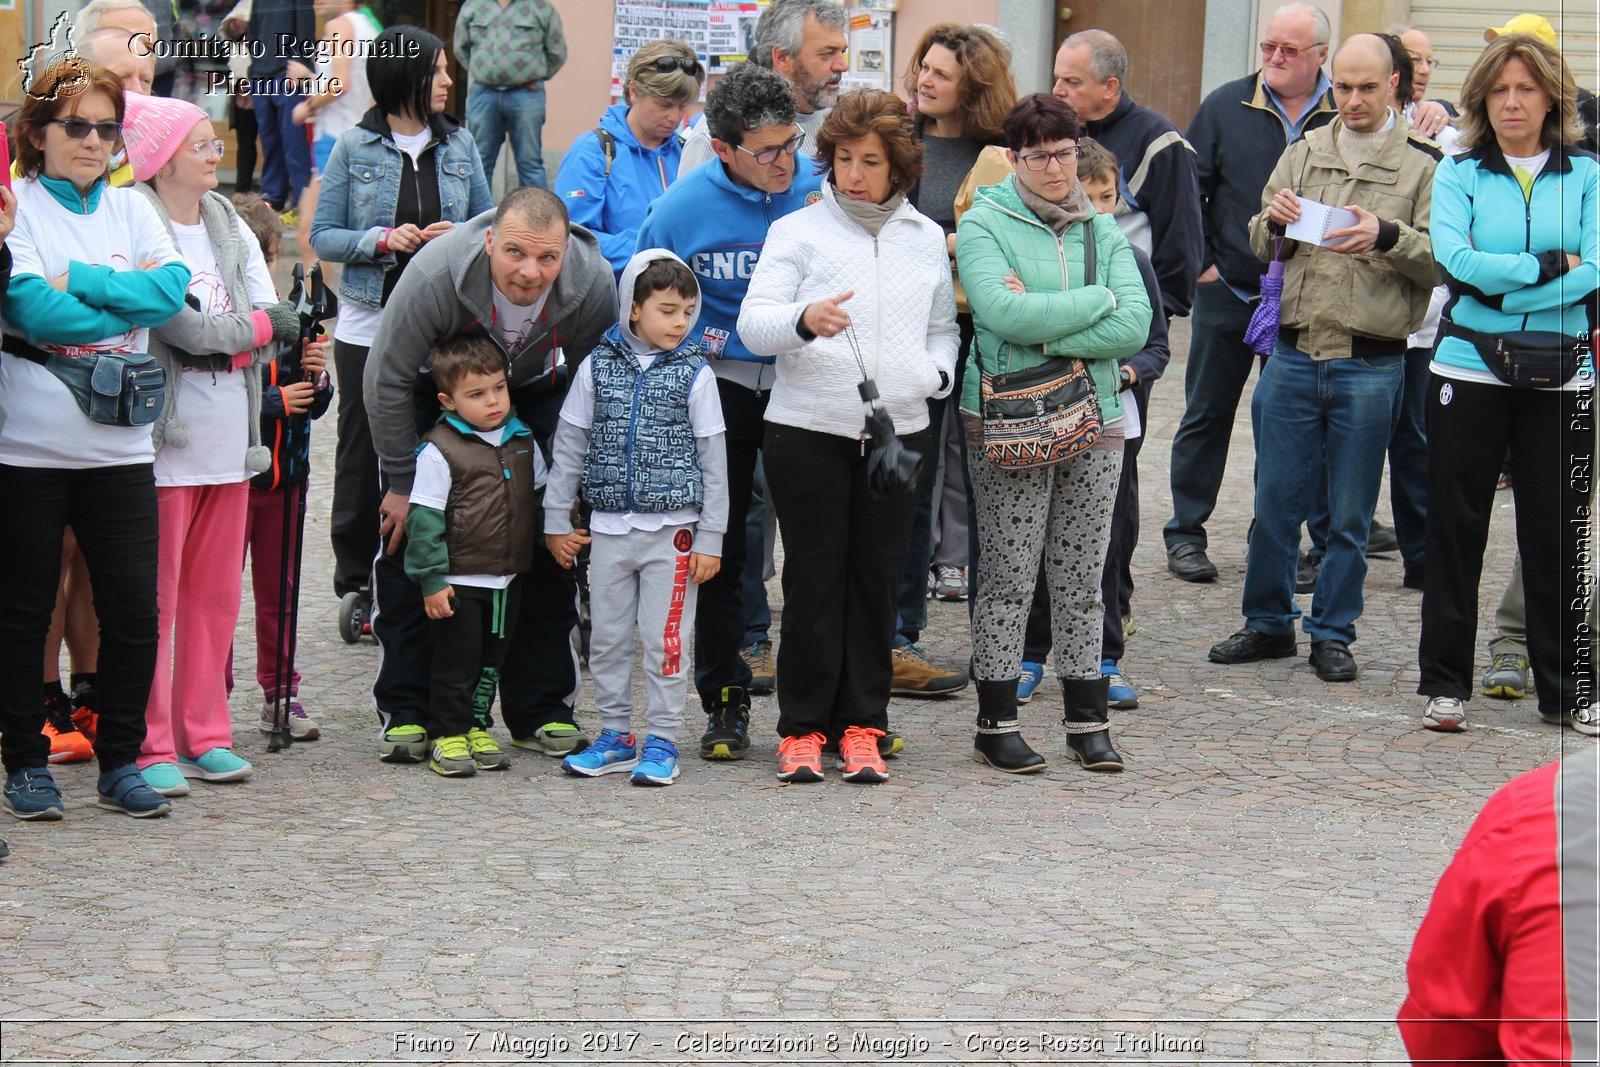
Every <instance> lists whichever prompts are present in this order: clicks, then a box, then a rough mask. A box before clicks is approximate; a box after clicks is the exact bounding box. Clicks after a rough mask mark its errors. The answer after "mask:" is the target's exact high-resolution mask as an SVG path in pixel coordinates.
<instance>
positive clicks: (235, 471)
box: [155, 219, 278, 486]
mask: <svg viewBox="0 0 1600 1067" xmlns="http://www.w3.org/2000/svg"><path fill="white" fill-rule="evenodd" d="M235 221H236V222H237V223H238V227H239V233H240V236H241V237H243V238H244V239H245V247H246V248H247V249H248V250H249V253H250V258H249V261H248V262H247V263H246V264H245V280H246V282H247V283H248V284H249V287H250V302H251V305H252V306H254V305H256V304H270V303H272V302H273V301H275V300H276V299H277V298H278V297H277V291H276V290H275V289H274V288H273V286H272V276H271V275H270V274H269V273H267V262H266V260H265V259H264V258H263V257H262V255H261V244H260V242H258V241H257V240H256V239H255V235H254V234H252V233H251V232H250V229H249V227H248V226H246V225H245V222H244V220H243V219H236V220H235ZM172 232H173V234H174V235H175V236H176V237H177V239H178V253H179V254H180V255H182V256H183V261H184V262H185V263H187V264H189V269H190V270H191V271H193V272H194V275H193V277H192V278H191V279H190V281H189V293H190V294H191V295H192V296H194V297H195V299H197V300H199V301H200V310H201V311H202V312H204V313H205V314H207V315H227V314H230V313H232V312H235V311H248V310H249V308H235V307H234V306H233V301H232V300H231V299H230V298H229V296H228V286H227V284H226V283H225V282H224V281H223V279H222V278H220V277H219V276H218V275H217V257H216V250H215V249H213V248H212V247H211V239H210V238H209V237H207V236H206V227H205V224H204V223H198V224H196V225H193V226H185V225H183V224H181V223H177V222H174V223H173V224H172ZM221 354H223V355H231V354H232V353H221ZM259 373H261V372H260V370H259V369H258V368H256V367H246V368H244V369H243V370H229V371H216V372H213V371H211V370H210V369H208V368H203V367H185V368H183V370H182V372H181V374H182V379H183V380H182V381H180V382H178V383H176V384H177V387H178V392H177V397H176V400H175V402H174V404H173V409H172V418H174V419H182V420H183V421H185V422H187V423H188V424H189V443H188V444H187V445H185V446H184V447H183V448H178V447H177V446H175V445H173V444H172V443H171V441H165V442H163V443H162V446H161V451H159V452H157V453H156V467H155V474H156V484H157V485H159V486H175V485H231V484H232V483H234V482H241V481H244V480H245V479H246V478H248V477H250V472H249V471H248V470H246V469H245V465H244V454H245V452H246V451H247V450H248V449H249V447H250V394H249V390H248V379H247V378H246V377H245V376H246V375H249V374H259ZM169 388H170V386H169Z"/></svg>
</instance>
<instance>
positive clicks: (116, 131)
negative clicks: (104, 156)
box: [50, 119, 122, 143]
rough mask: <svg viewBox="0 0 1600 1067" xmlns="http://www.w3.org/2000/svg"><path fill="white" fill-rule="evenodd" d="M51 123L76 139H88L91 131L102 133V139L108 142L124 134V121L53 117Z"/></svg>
mask: <svg viewBox="0 0 1600 1067" xmlns="http://www.w3.org/2000/svg"><path fill="white" fill-rule="evenodd" d="M50 125H52V126H60V127H61V129H62V132H64V133H65V134H66V135H67V136H68V137H70V138H72V139H73V140H74V141H87V140H88V139H89V134H90V132H91V131H92V132H94V133H97V134H99V135H100V139H101V140H102V141H105V142H107V143H110V142H112V141H115V140H117V139H118V138H119V137H121V136H122V123H120V122H90V121H88V120H87V119H51V120H50Z"/></svg>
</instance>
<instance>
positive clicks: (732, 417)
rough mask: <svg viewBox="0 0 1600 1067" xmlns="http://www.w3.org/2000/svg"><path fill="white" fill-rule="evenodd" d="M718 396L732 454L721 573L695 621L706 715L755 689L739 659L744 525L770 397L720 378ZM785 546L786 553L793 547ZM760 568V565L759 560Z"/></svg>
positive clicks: (708, 587)
mask: <svg viewBox="0 0 1600 1067" xmlns="http://www.w3.org/2000/svg"><path fill="white" fill-rule="evenodd" d="M717 395H718V397H719V398H720V399H721V401H722V422H723V425H725V426H726V427H727V432H726V434H725V436H724V437H723V441H724V442H725V443H726V446H727V450H728V532H727V533H725V534H724V535H723V536H722V568H721V569H720V570H718V571H717V573H716V576H715V577H713V578H712V579H711V580H710V581H709V582H706V583H705V584H704V585H702V586H701V587H700V592H699V594H698V595H699V598H700V600H699V606H698V607H697V608H696V609H695V619H694V686H695V689H697V690H699V692H700V703H701V704H702V705H704V706H705V708H706V710H707V711H710V710H711V708H712V706H713V704H714V703H715V702H716V700H717V698H718V696H719V694H720V692H721V690H722V687H723V686H727V685H739V686H744V687H745V688H746V689H748V688H749V687H750V665H749V664H748V663H746V662H745V661H744V657H742V656H740V655H739V649H740V648H742V647H743V645H744V632H745V621H746V620H745V606H744V568H745V560H746V558H747V556H748V549H747V546H746V545H745V529H744V526H745V515H746V513H747V512H748V511H749V510H750V487H751V483H752V482H753V481H754V480H755V470H756V457H757V455H758V454H759V453H760V451H761V437H762V433H763V427H764V425H765V424H764V423H763V422H762V421H761V420H762V418H763V417H764V416H765V415H766V413H767V396H768V394H766V393H764V392H763V393H758V392H756V391H755V390H753V389H746V388H745V387H744V386H742V385H735V384H734V383H732V382H729V381H725V380H723V379H721V378H718V379H717ZM784 547H785V551H787V548H788V546H787V545H785V546H784ZM756 565H757V566H760V562H759V560H758V561H757V563H756ZM785 607H787V604H786V605H785Z"/></svg>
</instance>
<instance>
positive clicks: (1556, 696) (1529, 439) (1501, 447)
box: [1417, 374, 1595, 714]
mask: <svg viewBox="0 0 1600 1067" xmlns="http://www.w3.org/2000/svg"><path fill="white" fill-rule="evenodd" d="M1593 403H1594V394H1593V391H1592V390H1590V391H1585V392H1578V393H1568V392H1553V391H1548V390H1537V389H1512V388H1508V387H1505V386H1498V385H1487V384H1480V383H1477V382H1462V381H1453V380H1451V379H1448V378H1441V377H1439V376H1438V375H1436V374H1435V375H1430V378H1429V388H1428V513H1427V514H1428V548H1427V561H1428V564H1427V569H1426V571H1425V575H1424V581H1425V586H1424V589H1423V593H1422V640H1421V644H1420V646H1419V648H1418V651H1417V660H1418V664H1419V666H1420V667H1421V670H1422V681H1421V683H1420V684H1419V685H1418V686H1417V692H1418V693H1421V694H1422V695H1424V696H1443V697H1456V698H1457V699H1461V700H1465V699H1467V698H1469V697H1470V696H1471V695H1472V693H1473V691H1474V681H1475V679H1474V672H1473V656H1474V653H1475V652H1476V651H1477V631H1478V580H1479V578H1480V576H1481V575H1482V571H1483V553H1484V548H1485V545H1486V544H1487V542H1488V538H1489V516H1490V512H1491V510H1492V508H1493V507H1494V495H1495V492H1494V486H1495V482H1496V480H1497V479H1498V478H1499V476H1500V462H1501V459H1502V457H1504V456H1505V454H1506V449H1507V448H1508V447H1509V448H1510V451H1511V490H1512V492H1513V493H1514V494H1515V497H1516V508H1517V547H1518V548H1519V549H1520V550H1521V552H1522V581H1523V588H1524V591H1525V592H1526V595H1527V603H1528V661H1529V663H1530V664H1531V665H1532V667H1533V677H1534V681H1535V685H1536V687H1537V689H1538V691H1539V710H1540V711H1541V712H1543V713H1546V714H1565V713H1566V712H1568V711H1570V710H1573V709H1574V708H1577V707H1586V706H1589V705H1590V704H1591V703H1592V702H1593V700H1594V697H1595V692H1594V683H1595V669H1594V662H1593V660H1592V659H1591V658H1590V654H1589V647H1590V635H1589V633H1588V629H1587V622H1586V620H1585V610H1586V608H1587V600H1588V597H1589V596H1590V595H1592V594H1593V589H1592V588H1590V586H1589V584H1588V579H1587V578H1586V577H1585V575H1586V572H1587V571H1588V568H1589V567H1590V566H1591V565H1592V563H1593V555H1592V551H1593V549H1592V546H1591V538H1590V534H1591V533H1592V530H1593V522H1594V517H1593V515H1592V513H1591V500H1592V491H1593V484H1592V482H1593V472H1594V451H1595V437H1594V411H1593Z"/></svg>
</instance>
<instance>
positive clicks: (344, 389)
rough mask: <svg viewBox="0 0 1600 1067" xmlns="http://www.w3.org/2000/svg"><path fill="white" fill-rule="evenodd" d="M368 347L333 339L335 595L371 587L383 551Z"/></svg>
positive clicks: (332, 524)
mask: <svg viewBox="0 0 1600 1067" xmlns="http://www.w3.org/2000/svg"><path fill="white" fill-rule="evenodd" d="M366 366H367V349H366V347H365V346H363V345H353V344H349V343H348V342H345V341H335V342H333V369H334V374H335V375H336V376H337V379H338V393H339V440H338V444H337V446H336V449H335V451H334V457H333V514H332V515H331V517H330V518H329V522H328V527H329V531H330V533H331V535H332V539H333V595H334V596H341V597H342V596H344V595H345V594H346V593H353V592H355V591H356V590H358V589H365V588H366V586H367V583H368V582H369V581H370V580H371V575H372V558H373V557H374V556H376V555H377V554H378V523H379V518H378V504H379V503H380V502H381V501H382V500H383V494H382V493H381V492H379V490H378V454H377V452H376V451H375V450H374V449H373V445H372V427H371V426H369V425H368V423H367V404H366V400H365V398H364V397H363V396H362V394H361V375H362V372H363V371H364V370H365V369H366Z"/></svg>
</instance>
